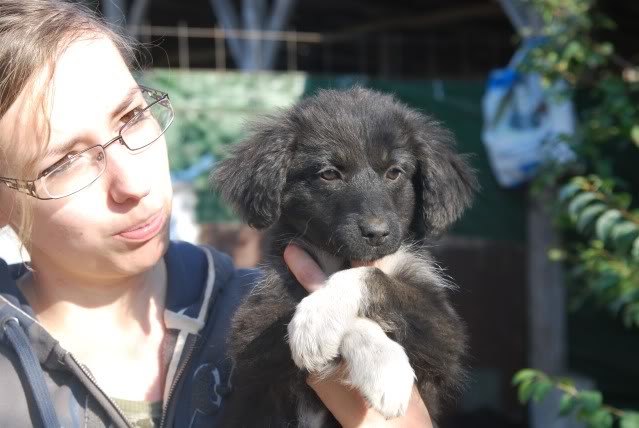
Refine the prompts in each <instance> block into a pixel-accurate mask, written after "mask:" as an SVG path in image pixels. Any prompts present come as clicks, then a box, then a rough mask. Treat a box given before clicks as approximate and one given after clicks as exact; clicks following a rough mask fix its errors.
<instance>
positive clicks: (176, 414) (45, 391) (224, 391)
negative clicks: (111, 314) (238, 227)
mask: <svg viewBox="0 0 639 428" xmlns="http://www.w3.org/2000/svg"><path fill="white" fill-rule="evenodd" d="M164 258H165V262H166V266H167V273H168V286H167V292H166V304H165V312H164V322H165V327H166V329H167V337H168V340H169V341H171V342H170V343H171V344H173V346H172V347H171V349H172V350H173V351H172V353H170V354H169V355H167V356H166V367H167V375H166V380H165V392H164V397H163V415H162V423H161V424H162V425H161V426H163V427H180V428H182V427H207V428H212V427H215V426H218V425H219V424H218V425H216V423H217V421H218V417H219V416H220V414H221V411H220V410H221V408H222V406H223V404H224V401H225V397H227V396H228V395H229V394H230V392H231V390H232V384H231V374H232V367H231V363H230V361H229V360H228V358H227V357H226V337H227V332H228V329H229V323H230V319H231V316H232V314H233V312H234V311H235V309H236V308H237V306H238V305H239V303H240V301H241V300H242V298H243V296H244V295H245V294H246V293H247V292H248V291H249V290H250V289H251V288H252V287H253V285H254V284H255V283H256V282H257V281H258V280H259V271H257V270H240V269H235V268H234V266H233V264H232V262H231V259H230V258H229V257H228V256H227V255H225V254H222V253H220V252H218V251H216V250H215V249H213V248H210V247H198V246H194V245H192V244H188V243H183V242H171V244H170V245H169V249H168V251H167V253H166V255H165V257H164ZM24 269H25V268H24V266H23V265H11V266H8V265H7V264H6V263H5V262H4V261H2V260H1V259H0V386H1V389H0V425H2V427H6V428H12V427H20V428H22V427H27V426H33V427H47V428H48V427H53V426H57V427H60V426H62V427H73V428H75V427H102V426H104V427H111V426H113V427H130V426H131V425H130V423H129V421H127V420H126V417H125V416H124V415H123V413H122V411H121V410H120V409H119V408H118V406H117V405H116V404H115V403H114V402H113V401H112V400H111V399H110V398H109V397H108V396H107V395H106V394H105V393H104V391H103V390H102V389H101V388H100V386H99V385H98V383H97V382H96V381H95V379H94V378H93V376H92V375H91V372H90V370H89V368H87V367H85V366H83V365H82V364H81V362H79V361H78V360H77V359H76V358H75V357H74V356H73V355H72V354H71V353H69V352H68V351H66V350H65V349H63V348H62V347H61V346H60V344H59V343H58V341H57V340H55V338H53V337H52V336H51V335H50V334H49V333H48V332H47V331H46V330H45V329H44V327H43V326H42V325H41V324H39V323H38V321H37V320H36V318H35V315H34V313H33V311H32V309H31V308H30V306H29V304H28V303H27V301H26V299H25V298H24V296H23V295H22V293H21V292H20V290H19V289H18V287H17V285H16V279H17V278H19V277H20V275H22V274H23V273H24ZM96 333H97V332H96Z"/></svg>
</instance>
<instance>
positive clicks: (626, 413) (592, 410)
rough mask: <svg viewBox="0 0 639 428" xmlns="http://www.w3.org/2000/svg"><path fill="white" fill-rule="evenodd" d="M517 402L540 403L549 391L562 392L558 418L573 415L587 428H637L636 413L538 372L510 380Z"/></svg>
mask: <svg viewBox="0 0 639 428" xmlns="http://www.w3.org/2000/svg"><path fill="white" fill-rule="evenodd" d="M513 384H514V385H515V386H517V387H518V395H519V401H520V402H522V403H525V402H527V401H529V400H533V401H536V402H539V401H541V400H543V399H544V398H546V397H547V396H548V394H549V393H550V392H552V391H553V390H557V391H559V392H560V393H561V399H560V401H559V414H558V416H562V417H563V416H572V417H574V418H575V419H576V420H577V421H579V422H583V423H584V424H585V425H586V426H587V427H588V428H612V427H614V426H618V427H619V428H639V412H634V411H631V410H621V409H617V408H615V407H612V406H608V405H606V404H604V403H603V397H602V395H601V393H600V392H599V391H596V390H578V389H577V388H575V385H574V384H573V382H572V381H571V380H570V379H567V378H551V377H549V376H547V375H545V374H544V373H542V372H540V371H538V370H532V369H524V370H520V371H519V372H518V373H517V374H516V375H515V377H514V378H513Z"/></svg>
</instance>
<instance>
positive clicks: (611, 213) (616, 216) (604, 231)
mask: <svg viewBox="0 0 639 428" xmlns="http://www.w3.org/2000/svg"><path fill="white" fill-rule="evenodd" d="M621 218H622V216H621V212H620V211H619V210H616V209H612V210H608V211H606V212H605V213H603V214H602V215H601V217H599V218H598V219H597V224H596V226H595V230H596V234H597V238H599V239H601V240H602V241H604V242H606V241H607V240H608V237H609V236H610V231H611V230H612V228H613V226H614V225H615V224H616V223H617V222H618V221H619V220H621Z"/></svg>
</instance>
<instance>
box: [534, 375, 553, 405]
mask: <svg viewBox="0 0 639 428" xmlns="http://www.w3.org/2000/svg"><path fill="white" fill-rule="evenodd" d="M552 386H553V385H552V383H550V382H548V381H545V380H540V381H538V382H537V383H535V387H534V388H533V391H532V399H533V400H534V401H535V402H540V401H541V400H543V399H544V398H546V395H548V393H549V392H550V391H551V390H552Z"/></svg>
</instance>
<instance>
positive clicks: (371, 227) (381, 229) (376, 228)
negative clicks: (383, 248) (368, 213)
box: [359, 217, 390, 247]
mask: <svg viewBox="0 0 639 428" xmlns="http://www.w3.org/2000/svg"><path fill="white" fill-rule="evenodd" d="M359 229H360V230H361V232H362V236H363V237H364V238H366V240H367V241H368V243H369V244H370V245H372V246H373V247H376V246H378V245H381V244H382V243H383V242H384V241H385V240H386V237H387V236H388V235H389V233H390V229H389V228H388V223H386V222H385V221H384V220H382V219H381V218H377V217H374V218H369V219H366V220H364V221H362V222H361V223H360V225H359Z"/></svg>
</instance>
